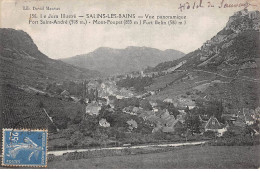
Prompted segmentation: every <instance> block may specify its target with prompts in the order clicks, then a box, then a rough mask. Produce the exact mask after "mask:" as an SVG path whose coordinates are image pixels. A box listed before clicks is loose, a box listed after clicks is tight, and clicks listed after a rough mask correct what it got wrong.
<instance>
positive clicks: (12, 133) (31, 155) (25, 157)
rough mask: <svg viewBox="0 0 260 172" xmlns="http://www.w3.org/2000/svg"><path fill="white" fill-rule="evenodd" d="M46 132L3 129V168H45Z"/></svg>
mask: <svg viewBox="0 0 260 172" xmlns="http://www.w3.org/2000/svg"><path fill="white" fill-rule="evenodd" d="M47 138H48V131H47V130H29V129H3V143H2V144H3V145H2V146H3V150H2V155H3V156H2V165H3V166H33V167H47Z"/></svg>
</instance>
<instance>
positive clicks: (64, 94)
mask: <svg viewBox="0 0 260 172" xmlns="http://www.w3.org/2000/svg"><path fill="white" fill-rule="evenodd" d="M60 95H62V96H64V97H66V96H69V95H70V93H69V92H68V91H67V90H64V91H62V92H61V93H60Z"/></svg>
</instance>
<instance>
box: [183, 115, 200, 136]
mask: <svg viewBox="0 0 260 172" xmlns="http://www.w3.org/2000/svg"><path fill="white" fill-rule="evenodd" d="M184 126H185V128H186V129H188V130H190V132H191V134H192V135H193V134H194V133H200V129H201V122H200V119H199V116H198V115H191V114H190V113H188V114H187V115H186V117H185V121H184Z"/></svg>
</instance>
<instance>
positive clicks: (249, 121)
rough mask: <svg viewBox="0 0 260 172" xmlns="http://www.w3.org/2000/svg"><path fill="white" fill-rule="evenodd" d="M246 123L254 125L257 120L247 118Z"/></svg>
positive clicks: (250, 117)
mask: <svg viewBox="0 0 260 172" xmlns="http://www.w3.org/2000/svg"><path fill="white" fill-rule="evenodd" d="M245 122H246V124H247V125H253V124H254V122H255V120H254V118H253V117H252V116H245Z"/></svg>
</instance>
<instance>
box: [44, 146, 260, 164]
mask: <svg viewBox="0 0 260 172" xmlns="http://www.w3.org/2000/svg"><path fill="white" fill-rule="evenodd" d="M259 149H260V147H259V146H232V147H227V146H193V147H184V148H183V149H176V150H174V151H169V152H162V153H152V154H140V155H128V156H113V157H103V158H93V159H81V160H70V161H60V162H57V161H55V162H50V163H49V164H48V168H222V169H223V168H259V166H260V161H259V158H260V155H259Z"/></svg>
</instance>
